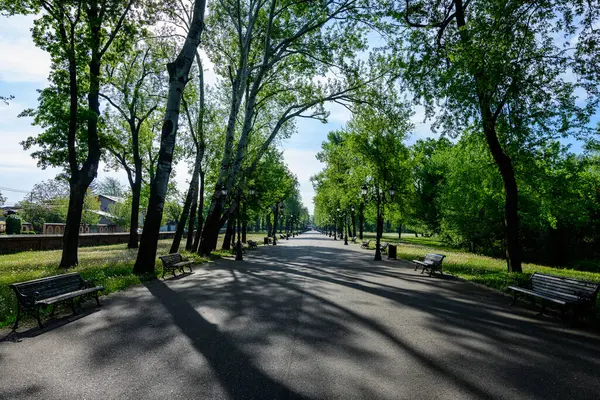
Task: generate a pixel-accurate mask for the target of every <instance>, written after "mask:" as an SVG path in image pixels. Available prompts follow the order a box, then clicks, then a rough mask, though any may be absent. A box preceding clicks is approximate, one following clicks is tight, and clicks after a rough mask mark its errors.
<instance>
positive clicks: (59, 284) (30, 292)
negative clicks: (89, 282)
mask: <svg viewBox="0 0 600 400" xmlns="http://www.w3.org/2000/svg"><path fill="white" fill-rule="evenodd" d="M10 287H12V288H13V290H14V291H15V292H16V293H17V297H19V295H20V296H21V297H32V298H33V297H35V300H42V299H47V298H49V297H54V296H58V295H61V294H65V293H70V292H74V291H77V290H80V289H83V288H84V287H85V281H84V280H83V278H82V277H81V275H79V273H78V272H72V273H70V274H64V275H56V276H49V277H47V278H41V279H34V280H32V281H27V282H20V283H13V284H11V285H10Z"/></svg>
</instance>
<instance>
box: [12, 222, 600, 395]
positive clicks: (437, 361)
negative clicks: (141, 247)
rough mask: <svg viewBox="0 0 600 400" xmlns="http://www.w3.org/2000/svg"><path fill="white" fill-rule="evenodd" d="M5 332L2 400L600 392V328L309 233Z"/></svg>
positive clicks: (571, 393)
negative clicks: (569, 323)
mask: <svg viewBox="0 0 600 400" xmlns="http://www.w3.org/2000/svg"><path fill="white" fill-rule="evenodd" d="M280 244H281V245H278V246H276V247H268V248H260V249H259V250H256V251H253V252H251V253H249V254H248V255H247V256H246V260H247V261H245V262H244V263H240V262H237V263H236V262H234V261H230V260H222V261H219V262H217V263H216V264H215V265H212V266H210V267H199V268H197V269H196V271H195V273H194V274H193V275H189V276H186V277H184V278H182V279H178V280H173V281H165V282H163V281H155V282H151V283H149V284H147V285H145V286H138V287H135V288H132V289H130V290H127V291H125V292H122V293H117V294H114V295H111V296H108V297H107V298H105V299H104V301H103V304H104V305H103V306H102V307H101V308H100V309H99V310H97V311H91V309H90V310H89V311H87V312H84V313H82V315H81V316H80V317H79V318H78V319H76V320H71V321H68V323H65V322H64V321H63V322H60V321H59V322H55V323H51V324H49V325H50V326H49V327H48V328H47V329H46V330H45V331H44V332H42V333H41V334H38V333H39V332H38V331H37V328H34V329H32V330H31V331H29V332H28V333H27V335H26V337H24V338H23V340H22V341H21V342H17V343H15V342H2V343H0V370H1V374H0V398H1V399H20V398H36V399H38V398H39V399H42V398H43V399H84V398H87V399H100V398H102V399H163V398H180V399H436V398H437V399H466V398H506V399H534V398H537V399H551V398H560V399H571V398H572V399H598V398H599V394H600V338H599V337H597V336H593V335H589V334H585V333H583V332H578V331H573V330H568V329H566V328H564V327H563V326H562V325H561V324H560V323H556V322H554V321H551V320H549V319H545V318H544V319H534V318H533V317H532V315H533V312H531V311H529V310H525V309H523V308H519V307H510V306H508V302H509V301H508V298H506V297H505V296H502V295H498V294H496V293H493V292H491V291H489V290H486V289H481V288H479V287H476V286H474V285H471V284H468V283H465V282H461V281H458V280H454V279H441V278H430V277H428V276H426V275H421V274H419V273H416V272H413V270H412V267H411V266H410V265H408V264H407V263H404V262H400V261H383V262H381V263H373V262H372V261H371V259H372V255H373V253H372V252H370V251H366V250H359V249H358V247H357V246H347V247H345V246H343V243H342V242H340V241H336V242H334V241H333V240H331V239H329V238H326V237H325V236H323V235H319V234H316V233H314V234H305V235H302V236H300V237H299V238H296V239H292V240H289V241H282V242H280Z"/></svg>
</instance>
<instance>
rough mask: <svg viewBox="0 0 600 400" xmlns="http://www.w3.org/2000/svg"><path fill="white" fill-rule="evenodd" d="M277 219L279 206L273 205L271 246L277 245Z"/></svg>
mask: <svg viewBox="0 0 600 400" xmlns="http://www.w3.org/2000/svg"><path fill="white" fill-rule="evenodd" d="M278 219H279V204H276V205H275V210H274V211H273V246H275V245H276V244H277V220H278Z"/></svg>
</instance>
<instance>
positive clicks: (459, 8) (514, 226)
mask: <svg viewBox="0 0 600 400" xmlns="http://www.w3.org/2000/svg"><path fill="white" fill-rule="evenodd" d="M454 5H455V10H456V11H455V14H456V25H457V27H458V28H459V30H458V32H459V35H460V39H461V41H462V42H463V43H464V45H465V46H466V48H467V49H468V48H469V47H470V46H471V38H470V37H469V34H468V30H467V29H462V28H464V27H465V26H466V20H465V10H464V4H463V2H462V0H456V1H455V4H454ZM477 68H478V69H474V70H473V71H472V75H473V77H474V78H475V88H476V92H477V98H478V102H479V111H480V113H481V120H482V124H483V132H484V134H485V139H486V141H487V144H488V147H489V149H490V152H491V153H492V157H494V161H495V162H496V165H497V166H498V169H499V170H500V175H502V181H503V183H504V192H505V203H504V226H505V230H504V231H505V240H506V263H507V268H508V271H509V272H522V271H523V270H522V266H521V244H520V242H519V206H518V190H517V181H516V179H515V171H514V169H513V166H512V161H511V159H510V157H509V156H508V155H507V154H506V153H505V152H504V150H503V149H502V146H501V145H500V142H499V141H498V135H497V133H496V126H495V124H496V118H497V114H498V112H496V113H494V112H492V109H491V104H490V97H491V96H490V92H489V91H490V90H491V89H490V88H489V85H488V82H487V81H488V80H487V78H486V74H485V70H483V69H481V68H484V67H483V66H478V67H477ZM497 107H498V106H497ZM498 111H499V110H498Z"/></svg>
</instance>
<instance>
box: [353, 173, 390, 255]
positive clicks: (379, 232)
mask: <svg viewBox="0 0 600 400" xmlns="http://www.w3.org/2000/svg"><path fill="white" fill-rule="evenodd" d="M374 189H375V196H376V200H377V228H376V230H377V233H376V245H375V257H374V258H373V261H381V236H382V234H383V210H382V209H381V205H382V203H385V201H386V198H385V192H384V191H382V190H379V188H378V187H375V188H374ZM367 191H368V188H367V185H363V187H362V190H361V194H362V195H363V199H364V200H365V202H366V197H367ZM395 195H396V188H395V187H394V186H392V187H391V188H390V189H389V196H390V201H393V200H394V196H395Z"/></svg>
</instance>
